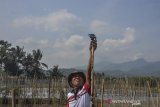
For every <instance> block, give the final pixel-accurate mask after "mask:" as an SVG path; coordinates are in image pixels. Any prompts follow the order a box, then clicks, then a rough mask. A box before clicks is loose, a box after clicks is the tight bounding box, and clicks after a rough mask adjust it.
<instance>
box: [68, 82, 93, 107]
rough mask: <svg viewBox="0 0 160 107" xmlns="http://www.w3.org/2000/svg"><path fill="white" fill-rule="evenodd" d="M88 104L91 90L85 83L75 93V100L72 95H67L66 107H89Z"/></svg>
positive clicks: (70, 93)
mask: <svg viewBox="0 0 160 107" xmlns="http://www.w3.org/2000/svg"><path fill="white" fill-rule="evenodd" d="M90 102H91V90H90V88H89V86H88V85H87V83H85V84H84V85H83V88H82V89H80V90H79V91H78V92H77V95H76V98H75V94H74V93H72V92H69V93H68V95H67V105H66V107H90Z"/></svg>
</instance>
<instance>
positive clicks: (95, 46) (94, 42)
mask: <svg viewBox="0 0 160 107" xmlns="http://www.w3.org/2000/svg"><path fill="white" fill-rule="evenodd" d="M92 48H93V50H94V51H95V50H96V48H97V40H91V42H90V47H89V50H90V51H92Z"/></svg>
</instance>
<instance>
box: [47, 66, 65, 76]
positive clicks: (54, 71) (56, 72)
mask: <svg viewBox="0 0 160 107" xmlns="http://www.w3.org/2000/svg"><path fill="white" fill-rule="evenodd" d="M49 73H50V77H51V78H54V79H59V78H61V77H63V74H62V72H60V70H59V69H58V65H55V66H53V68H51V70H50V71H49Z"/></svg>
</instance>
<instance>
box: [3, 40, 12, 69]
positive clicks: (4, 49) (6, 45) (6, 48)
mask: <svg viewBox="0 0 160 107" xmlns="http://www.w3.org/2000/svg"><path fill="white" fill-rule="evenodd" d="M10 46H11V44H10V43H8V42H7V41H4V40H0V70H2V71H3V70H4V71H5V69H4V63H5V61H6V54H7V53H8V50H9V47H10Z"/></svg>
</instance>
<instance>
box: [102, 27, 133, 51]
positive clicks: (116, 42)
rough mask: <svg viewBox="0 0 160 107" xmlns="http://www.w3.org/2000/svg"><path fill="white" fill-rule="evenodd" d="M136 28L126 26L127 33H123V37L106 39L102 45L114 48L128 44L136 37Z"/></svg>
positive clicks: (106, 47)
mask: <svg viewBox="0 0 160 107" xmlns="http://www.w3.org/2000/svg"><path fill="white" fill-rule="evenodd" d="M134 33H135V30H134V29H133V28H130V27H128V28H126V30H125V33H124V34H123V36H124V38H122V39H106V40H104V41H103V42H102V46H104V47H105V49H107V50H109V49H113V48H120V47H123V46H127V45H129V44H130V43H132V42H133V41H134V39H135V35H134Z"/></svg>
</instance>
